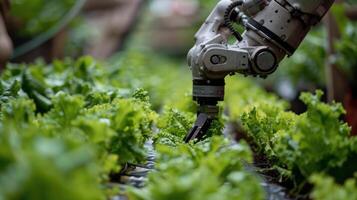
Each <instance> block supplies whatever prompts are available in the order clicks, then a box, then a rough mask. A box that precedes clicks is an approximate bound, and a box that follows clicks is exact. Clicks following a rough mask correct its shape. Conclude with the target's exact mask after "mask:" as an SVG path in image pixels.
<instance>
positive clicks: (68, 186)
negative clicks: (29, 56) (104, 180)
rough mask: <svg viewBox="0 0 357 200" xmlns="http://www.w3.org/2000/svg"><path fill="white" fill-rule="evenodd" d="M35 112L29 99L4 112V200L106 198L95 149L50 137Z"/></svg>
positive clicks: (0, 145)
mask: <svg viewBox="0 0 357 200" xmlns="http://www.w3.org/2000/svg"><path fill="white" fill-rule="evenodd" d="M34 110H35V105H34V103H33V102H32V101H31V100H29V99H26V98H19V99H14V100H11V101H9V103H7V104H5V105H3V107H2V108H1V113H2V114H3V117H2V120H1V123H0V163H1V167H0V183H1V185H2V187H1V188H0V199H24V198H26V199H48V198H49V199H105V195H104V193H103V191H102V189H101V184H100V183H101V179H100V177H101V176H100V175H101V173H102V172H101V171H102V169H101V167H100V165H98V163H97V162H98V161H97V159H96V156H97V152H96V151H95V149H96V148H95V146H93V145H92V144H91V143H81V142H77V141H75V140H72V139H71V138H69V137H61V138H60V137H53V136H51V135H50V134H48V130H46V129H47V128H45V127H43V126H41V124H40V122H39V121H37V120H38V119H37V117H36V116H35V114H34ZM57 134H58V132H57Z"/></svg>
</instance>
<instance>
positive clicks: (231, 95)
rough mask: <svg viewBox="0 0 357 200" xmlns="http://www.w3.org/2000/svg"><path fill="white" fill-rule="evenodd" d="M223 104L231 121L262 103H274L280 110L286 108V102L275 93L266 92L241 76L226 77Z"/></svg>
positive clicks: (236, 119)
mask: <svg viewBox="0 0 357 200" xmlns="http://www.w3.org/2000/svg"><path fill="white" fill-rule="evenodd" d="M224 104H225V107H226V108H227V109H228V112H229V114H228V116H229V119H230V120H231V121H238V120H239V119H240V117H241V115H242V114H243V113H244V112H246V111H248V110H250V109H251V108H252V107H260V105H262V104H263V105H274V106H276V107H277V109H280V110H282V109H286V108H288V103H287V102H285V101H283V100H279V99H278V97H277V96H276V95H273V94H269V93H267V92H266V91H264V90H263V89H262V88H261V87H259V86H258V85H257V84H255V83H254V82H253V81H252V80H249V79H247V78H243V77H229V78H227V80H226V95H225V101H224Z"/></svg>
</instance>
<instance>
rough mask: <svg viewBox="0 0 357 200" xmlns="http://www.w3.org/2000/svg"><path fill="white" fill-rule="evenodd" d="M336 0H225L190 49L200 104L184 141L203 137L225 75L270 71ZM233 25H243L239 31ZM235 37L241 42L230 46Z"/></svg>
mask: <svg viewBox="0 0 357 200" xmlns="http://www.w3.org/2000/svg"><path fill="white" fill-rule="evenodd" d="M333 3H334V0H221V1H220V2H219V3H218V4H217V5H216V7H215V8H214V9H213V11H212V12H211V14H210V15H209V16H208V18H207V19H206V21H205V23H204V24H203V25H202V27H201V28H200V30H199V31H198V32H197V33H196V35H195V40H196V43H195V46H194V47H193V48H192V49H191V50H190V51H189V53H188V64H189V66H190V69H191V71H192V78H193V99H194V100H195V101H196V102H197V103H198V104H199V108H198V115H197V120H196V123H195V124H194V126H193V128H192V129H191V130H190V132H189V133H188V134H187V135H186V137H185V141H186V142H189V141H190V140H192V139H202V138H203V137H204V136H205V133H206V132H207V130H208V129H209V127H210V124H211V122H212V121H213V120H214V119H215V118H216V117H217V115H218V111H219V109H218V106H217V103H218V102H219V101H223V100H224V85H225V82H224V78H225V77H226V76H227V75H234V74H236V73H240V74H244V75H252V76H259V77H262V78H265V77H267V76H268V75H269V74H272V73H273V72H274V71H275V70H276V69H277V67H278V64H279V63H280V62H281V61H282V60H283V59H284V58H285V56H292V55H293V54H294V52H295V50H296V49H297V48H298V47H299V45H300V43H301V42H302V41H303V39H304V38H305V36H306V35H307V33H308V32H309V31H310V28H311V27H312V26H314V25H316V24H317V23H318V22H320V20H321V19H322V17H323V16H324V15H325V14H326V13H327V11H328V10H329V9H330V7H331V6H332V4H333ZM233 23H238V24H240V25H241V26H243V27H244V28H245V32H244V33H243V35H240V33H238V32H237V31H236V30H235V29H234V27H233ZM232 35H233V36H234V37H235V38H236V39H237V42H235V43H234V44H228V38H229V37H230V36H232Z"/></svg>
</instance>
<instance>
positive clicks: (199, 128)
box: [184, 113, 212, 143]
mask: <svg viewBox="0 0 357 200" xmlns="http://www.w3.org/2000/svg"><path fill="white" fill-rule="evenodd" d="M211 122H212V119H209V117H208V115H207V114H206V113H200V114H199V115H198V116H197V119H196V122H195V124H194V125H193V127H192V128H191V130H190V131H189V132H188V134H187V135H186V136H185V139H184V141H185V142H186V143H188V142H190V141H191V140H193V139H198V140H201V139H202V138H203V137H204V136H205V135H206V133H207V131H208V129H209V127H210V125H211Z"/></svg>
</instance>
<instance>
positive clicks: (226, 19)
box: [224, 0, 243, 41]
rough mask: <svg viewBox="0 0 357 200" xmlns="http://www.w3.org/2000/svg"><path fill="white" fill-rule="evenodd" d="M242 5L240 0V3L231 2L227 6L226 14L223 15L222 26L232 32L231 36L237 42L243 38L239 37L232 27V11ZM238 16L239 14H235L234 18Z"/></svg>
mask: <svg viewBox="0 0 357 200" xmlns="http://www.w3.org/2000/svg"><path fill="white" fill-rule="evenodd" d="M242 4H243V1H242V0H240V1H235V2H233V3H232V4H231V5H229V6H228V8H227V10H226V12H225V13H224V25H225V26H226V27H227V28H228V29H229V30H230V31H231V32H232V34H233V36H234V37H235V38H237V40H238V41H242V40H243V37H242V36H241V34H240V33H239V32H238V31H236V30H235V29H234V26H233V23H232V21H233V19H232V14H233V13H232V11H234V9H235V8H236V7H238V6H241V5H242ZM238 15H239V12H238V13H237V12H236V13H235V15H234V16H238Z"/></svg>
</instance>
